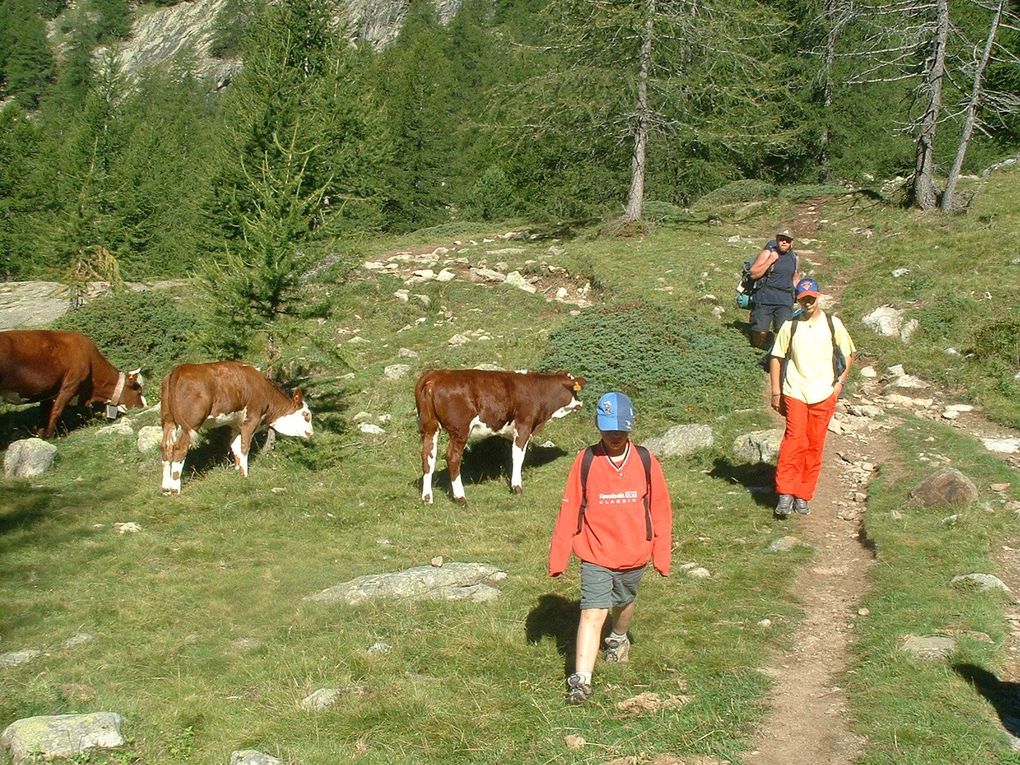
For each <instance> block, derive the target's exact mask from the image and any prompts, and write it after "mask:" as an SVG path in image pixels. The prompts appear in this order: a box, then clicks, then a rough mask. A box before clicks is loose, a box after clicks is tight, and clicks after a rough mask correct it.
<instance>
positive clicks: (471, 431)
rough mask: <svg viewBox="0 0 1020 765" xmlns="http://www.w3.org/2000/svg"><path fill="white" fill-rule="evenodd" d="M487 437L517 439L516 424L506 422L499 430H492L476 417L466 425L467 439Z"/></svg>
mask: <svg viewBox="0 0 1020 765" xmlns="http://www.w3.org/2000/svg"><path fill="white" fill-rule="evenodd" d="M489 436H503V438H517V423H515V422H508V423H507V424H506V425H504V426H503V427H502V428H500V429H499V430H493V429H492V428H490V427H489V426H488V425H486V424H485V423H484V422H482V419H481V418H480V417H478V416H477V415H476V416H475V417H474V418H473V419H472V420H471V422H470V423H468V438H487V437H489Z"/></svg>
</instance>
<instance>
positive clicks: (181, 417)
mask: <svg viewBox="0 0 1020 765" xmlns="http://www.w3.org/2000/svg"><path fill="white" fill-rule="evenodd" d="M162 396H163V400H162V401H161V402H160V405H159V416H160V421H161V422H162V423H163V493H164V494H180V493H181V473H182V472H183V470H184V458H185V456H187V454H188V449H189V448H190V447H191V441H192V439H193V438H195V436H196V435H197V433H198V430H199V428H202V427H210V428H215V427H220V426H222V425H229V426H230V430H231V433H232V434H233V438H232V439H231V441H230V451H231V453H232V454H233V457H234V465H235V466H236V467H237V469H238V470H239V471H240V473H241V475H243V476H245V477H247V476H248V450H249V449H250V448H251V439H252V436H253V435H255V433H256V431H258V430H260V429H262V428H263V426H265V427H270V428H272V429H273V430H275V431H276V432H277V433H279V434H280V435H281V436H298V437H300V438H309V437H310V436H311V435H312V413H311V412H310V411H308V405H307V404H306V403H305V400H304V398H303V397H302V395H301V391H300V390H295V391H294V395H293V396H288V395H287V394H286V393H284V392H283V391H282V390H280V389H279V388H278V387H277V386H276V385H274V384H273V383H271V382H270V381H269V380H268V379H266V376H265V375H264V374H262V373H261V372H260V371H259V370H257V369H256V368H255V367H253V366H251V365H249V364H242V363H241V362H239V361H213V362H211V363H209V364H181V365H180V366H179V367H175V368H174V369H172V370H171V371H170V374H168V375H167V376H166V378H165V379H164V380H163V388H162Z"/></svg>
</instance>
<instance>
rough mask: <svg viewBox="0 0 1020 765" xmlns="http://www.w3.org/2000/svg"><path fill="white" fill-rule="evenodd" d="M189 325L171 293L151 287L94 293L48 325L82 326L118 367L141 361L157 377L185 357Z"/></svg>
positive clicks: (148, 374) (150, 375) (148, 373)
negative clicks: (80, 305) (141, 290)
mask: <svg viewBox="0 0 1020 765" xmlns="http://www.w3.org/2000/svg"><path fill="white" fill-rule="evenodd" d="M193 325H194V320H193V319H192V318H191V317H190V316H189V315H188V314H186V313H185V312H184V311H183V310H181V308H180V307H179V306H178V305H177V302H176V301H175V300H174V299H173V298H172V297H171V296H170V295H168V294H166V293H165V292H161V291H154V290H150V291H146V292H118V293H114V294H112V295H108V296H105V297H101V298H97V299H96V300H93V301H92V302H90V303H86V304H85V305H83V306H82V307H81V308H79V309H77V310H75V311H72V312H71V313H68V314H66V315H64V316H62V317H61V318H59V319H57V321H55V322H54V323H53V328H54V329H70V330H74V331H76V332H82V333H84V334H86V335H88V336H89V337H91V338H92V339H93V340H95V341H96V344H97V345H98V346H99V349H100V350H101V351H102V352H103V354H104V355H105V356H106V358H108V359H109V360H110V363H111V364H113V365H114V366H116V367H117V368H118V369H122V370H123V369H134V368H135V367H138V366H141V367H142V373H143V374H144V375H145V376H146V377H148V378H150V379H154V380H159V379H162V377H163V375H165V374H166V373H167V372H168V371H170V369H171V368H172V367H174V366H175V365H177V364H179V363H181V362H182V361H186V360H187V358H188V355H189V350H190V338H191V330H192V327H193ZM149 389H150V390H152V389H153V388H152V386H151V383H150V386H149Z"/></svg>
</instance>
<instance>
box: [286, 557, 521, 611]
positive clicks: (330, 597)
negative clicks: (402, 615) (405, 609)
mask: <svg viewBox="0 0 1020 765" xmlns="http://www.w3.org/2000/svg"><path fill="white" fill-rule="evenodd" d="M503 579H506V572H504V571H501V570H499V569H498V568H496V567H495V566H490V565H487V564H485V563H444V564H443V565H442V566H415V567H414V568H408V569H404V570H403V571H395V572H392V573H389V574H368V575H366V576H359V577H358V578H357V579H352V580H350V581H349V582H344V583H342V584H338V585H336V586H335V587H330V588H328V589H325V590H323V591H322V592H319V593H316V594H315V595H309V596H308V597H307V598H305V599H306V600H312V601H315V602H316V603H335V602H336V601H338V600H341V601H343V602H345V603H347V605H350V606H354V605H357V604H358V603H363V602H365V601H366V600H375V599H378V598H408V599H415V600H418V599H421V598H428V599H430V600H464V599H467V600H472V601H474V602H476V603H483V602H487V601H492V600H495V599H496V598H497V597H499V590H497V589H496V588H495V587H493V586H492V583H494V582H498V581H501V580H503Z"/></svg>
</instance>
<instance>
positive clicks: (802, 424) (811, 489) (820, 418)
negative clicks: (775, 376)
mask: <svg viewBox="0 0 1020 765" xmlns="http://www.w3.org/2000/svg"><path fill="white" fill-rule="evenodd" d="M783 404H785V406H786V431H785V432H784V433H783V442H782V443H781V444H780V446H779V460H778V461H777V462H776V494H792V495H793V496H794V497H800V498H801V499H803V500H810V499H811V498H812V497H814V495H815V486H816V485H817V484H818V474H819V473H820V472H821V470H822V450H823V449H824V448H825V435H826V433H827V432H828V427H829V420H831V419H832V415H833V414H835V412H836V394H835V393H834V394H832V395H831V396H829V398H827V399H825V401H819V402H818V403H817V404H805V403H804V402H803V401H799V400H798V399H795V398H790V397H789V396H783Z"/></svg>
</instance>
